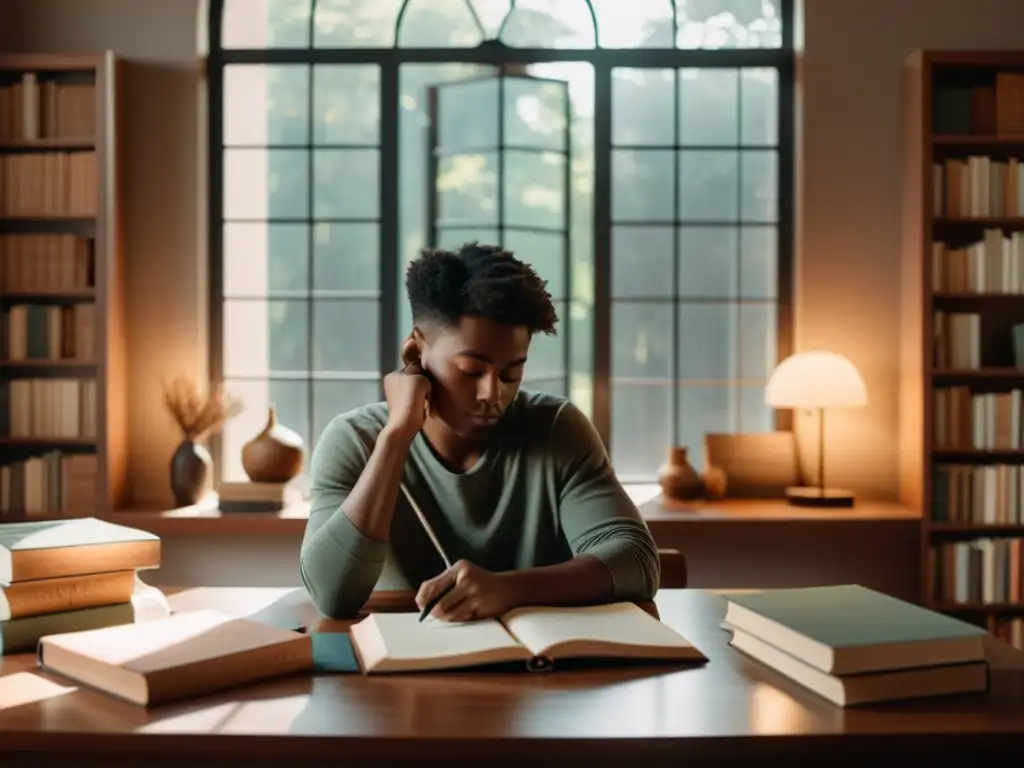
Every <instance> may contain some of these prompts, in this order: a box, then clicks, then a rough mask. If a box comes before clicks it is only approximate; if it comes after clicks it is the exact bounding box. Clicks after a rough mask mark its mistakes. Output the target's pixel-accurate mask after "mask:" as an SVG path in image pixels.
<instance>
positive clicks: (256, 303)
mask: <svg viewBox="0 0 1024 768" xmlns="http://www.w3.org/2000/svg"><path fill="white" fill-rule="evenodd" d="M307 312H308V310H307V302H306V301H305V300H301V299H287V300H286V299H270V300H261V299H226V300H225V301H224V342H223V344H224V372H225V376H226V377H229V378H230V377H232V376H268V375H269V374H270V373H272V372H284V371H289V372H299V371H306V370H308V369H309V318H308V315H307Z"/></svg>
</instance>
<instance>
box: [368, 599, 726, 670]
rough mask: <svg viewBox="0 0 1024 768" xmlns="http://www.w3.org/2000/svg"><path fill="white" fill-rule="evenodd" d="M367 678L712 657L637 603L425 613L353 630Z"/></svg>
mask: <svg viewBox="0 0 1024 768" xmlns="http://www.w3.org/2000/svg"><path fill="white" fill-rule="evenodd" d="M350 636H351V639H352V646H353V648H354V649H355V651H356V655H357V657H358V658H359V662H360V665H361V666H362V668H363V671H364V672H367V673H376V672H412V671H427V670H441V669H456V668H464V667H474V666H479V665H486V664H500V663H507V662H523V664H524V665H525V666H526V668H527V669H530V670H533V671H540V670H547V669H551V668H552V667H553V666H556V665H557V663H558V662H559V661H564V660H569V659H585V658H591V659H607V660H626V659H633V660H649V661H682V662H700V661H705V660H706V657H705V656H704V654H702V653H701V652H700V651H699V650H698V649H697V648H695V647H694V646H693V645H692V644H691V643H690V642H689V641H688V640H686V639H685V638H684V637H682V636H681V635H680V634H679V633H678V632H676V631H675V630H673V629H672V628H671V627H669V626H667V625H665V624H663V623H662V622H660V621H658V619H656V618H654V617H653V616H651V615H650V614H649V613H647V612H646V611H644V610H643V609H642V608H640V607H639V606H637V605H636V604H634V603H626V602H621V603H610V604H606V605H595V606H584V607H571V608H555V607H523V608H516V609H514V610H512V611H509V612H508V613H506V614H505V615H503V616H502V617H501V618H500V619H483V620H480V621H471V622H465V623H448V622H444V621H440V620H437V619H433V618H430V617H428V618H427V619H426V620H425V621H423V622H422V623H421V622H420V620H419V614H418V613H375V614H371V615H370V616H368V617H367V618H365V619H364V620H362V621H360V622H359V623H358V624H356V625H354V626H353V627H352V629H351V630H350Z"/></svg>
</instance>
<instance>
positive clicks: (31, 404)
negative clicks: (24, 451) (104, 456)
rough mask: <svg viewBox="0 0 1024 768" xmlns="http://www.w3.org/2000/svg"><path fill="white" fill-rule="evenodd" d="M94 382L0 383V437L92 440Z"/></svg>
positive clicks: (94, 432) (94, 429)
mask: <svg viewBox="0 0 1024 768" xmlns="http://www.w3.org/2000/svg"><path fill="white" fill-rule="evenodd" d="M96 392H97V388H96V379H93V378H25V379H9V380H7V381H0V436H4V437H11V438H16V439H17V438H21V439H25V438H48V439H76V440H77V439H82V440H95V439H96V435H97V424H98V422H97V406H98V402H97V397H96Z"/></svg>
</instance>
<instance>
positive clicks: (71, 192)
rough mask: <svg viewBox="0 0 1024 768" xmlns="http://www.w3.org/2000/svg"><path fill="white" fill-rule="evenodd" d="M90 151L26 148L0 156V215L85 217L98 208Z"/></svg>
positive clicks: (96, 179)
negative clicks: (16, 152) (22, 150)
mask: <svg viewBox="0 0 1024 768" xmlns="http://www.w3.org/2000/svg"><path fill="white" fill-rule="evenodd" d="M99 189H100V187H99V167H98V166H97V162H96V153H95V152H93V151H91V150H90V151H69V152H28V153H22V154H14V155H3V156H2V157H0V215H2V216H9V217H26V218H30V217H37V216H38V217H60V216H67V217H80V218H88V217H92V216H95V215H96V212H97V211H98V210H99Z"/></svg>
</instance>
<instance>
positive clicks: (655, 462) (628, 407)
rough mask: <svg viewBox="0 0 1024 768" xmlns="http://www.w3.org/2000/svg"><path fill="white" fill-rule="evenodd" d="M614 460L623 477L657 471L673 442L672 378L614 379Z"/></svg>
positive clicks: (612, 398)
mask: <svg viewBox="0 0 1024 768" xmlns="http://www.w3.org/2000/svg"><path fill="white" fill-rule="evenodd" d="M611 389H612V392H611V400H612V402H611V407H612V419H611V450H610V453H611V460H612V464H613V465H614V466H615V472H616V474H618V475H619V477H626V478H628V477H630V476H632V477H635V478H637V479H639V478H644V477H649V478H654V477H655V476H656V475H657V472H658V467H659V466H660V465H661V463H662V462H663V461H664V460H665V451H666V449H667V447H668V446H669V445H670V444H671V442H672V418H671V413H672V404H671V396H672V387H671V382H668V381H665V382H663V383H662V382H654V383H652V384H651V385H649V386H645V385H632V384H624V383H619V382H616V381H612V387H611Z"/></svg>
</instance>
